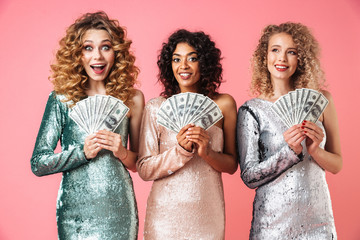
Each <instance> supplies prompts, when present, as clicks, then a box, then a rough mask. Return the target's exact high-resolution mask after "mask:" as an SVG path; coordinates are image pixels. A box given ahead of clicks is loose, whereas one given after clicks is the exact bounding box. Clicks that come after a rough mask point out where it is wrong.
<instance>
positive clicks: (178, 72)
mask: <svg viewBox="0 0 360 240" xmlns="http://www.w3.org/2000/svg"><path fill="white" fill-rule="evenodd" d="M172 70H173V73H174V76H175V78H176V81H177V82H178V83H179V87H180V91H181V92H197V91H198V88H199V80H200V67H199V60H198V54H197V52H196V50H195V49H194V48H193V47H191V46H190V45H189V44H187V43H178V44H177V45H176V49H175V51H174V53H173V56H172Z"/></svg>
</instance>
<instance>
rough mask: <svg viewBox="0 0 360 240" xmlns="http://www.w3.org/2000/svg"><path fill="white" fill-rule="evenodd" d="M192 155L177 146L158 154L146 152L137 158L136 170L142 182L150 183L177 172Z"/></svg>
mask: <svg viewBox="0 0 360 240" xmlns="http://www.w3.org/2000/svg"><path fill="white" fill-rule="evenodd" d="M193 154H194V153H193V152H188V151H186V150H185V149H183V148H182V147H181V146H180V145H178V144H177V145H176V146H174V147H172V148H170V149H168V150H166V151H164V152H162V153H160V154H156V153H154V152H148V153H147V154H143V156H139V159H138V161H137V162H136V168H137V171H138V173H139V176H140V177H141V178H142V179H143V180H145V181H152V180H156V179H160V178H163V177H167V176H169V175H171V174H173V173H174V172H176V171H178V170H179V169H181V168H182V167H183V166H184V165H185V164H186V163H187V162H188V161H190V160H191V159H192V157H193Z"/></svg>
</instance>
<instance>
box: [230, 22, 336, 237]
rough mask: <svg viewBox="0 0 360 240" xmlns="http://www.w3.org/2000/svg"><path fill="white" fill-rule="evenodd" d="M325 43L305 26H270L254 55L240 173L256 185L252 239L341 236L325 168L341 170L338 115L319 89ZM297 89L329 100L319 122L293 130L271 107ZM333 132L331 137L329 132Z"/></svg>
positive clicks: (241, 125)
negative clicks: (309, 90)
mask: <svg viewBox="0 0 360 240" xmlns="http://www.w3.org/2000/svg"><path fill="white" fill-rule="evenodd" d="M318 52H319V47H318V43H317V41H316V40H315V39H314V37H313V36H312V35H311V33H310V31H309V30H308V28H307V27H305V26H304V25H302V24H297V23H284V24H280V25H279V26H277V25H269V26H267V27H266V28H265V29H264V30H263V33H262V36H261V38H260V40H259V44H258V46H257V48H256V50H255V53H254V55H253V78H252V91H253V93H254V94H257V95H258V97H257V98H254V99H251V100H249V101H247V102H245V103H244V104H243V105H242V106H241V107H240V109H239V113H238V122H237V142H238V152H239V158H240V168H241V177H242V179H243V181H244V182H245V184H246V185H247V186H248V187H250V188H256V195H255V199H254V203H253V219H252V224H251V230H250V239H270V240H271V239H276V240H278V239H314V240H315V239H316V240H319V239H336V238H337V235H336V230H335V225H334V218H333V213H332V207H331V200H330V194H329V190H328V186H327V183H326V179H325V171H330V172H331V173H334V174H335V173H337V172H339V171H340V170H341V168H342V157H341V151H340V140H339V130H338V122H337V116H336V112H335V106H334V102H333V99H332V97H331V95H330V93H329V92H327V91H324V90H322V89H321V87H322V80H323V73H322V71H321V69H320V63H319V59H318ZM297 88H312V89H315V90H319V91H321V92H322V93H323V94H324V95H325V96H326V98H327V99H328V100H329V104H328V106H327V108H326V110H325V111H324V113H323V114H322V116H321V117H320V119H319V121H318V122H317V123H316V124H315V123H312V122H308V121H304V122H302V123H300V124H298V125H294V126H292V127H290V128H289V129H287V127H286V126H285V125H284V124H283V123H282V122H281V120H280V119H279V117H278V116H276V115H275V114H274V113H273V112H272V110H271V106H272V104H273V103H274V102H275V101H276V100H277V99H278V98H279V97H280V96H282V95H284V94H287V93H288V92H289V91H292V90H294V89H297ZM326 136H327V137H326Z"/></svg>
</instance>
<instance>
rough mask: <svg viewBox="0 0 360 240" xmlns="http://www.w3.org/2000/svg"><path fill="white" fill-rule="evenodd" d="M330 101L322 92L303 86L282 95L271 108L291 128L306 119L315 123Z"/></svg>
mask: <svg viewBox="0 0 360 240" xmlns="http://www.w3.org/2000/svg"><path fill="white" fill-rule="evenodd" d="M328 102H329V101H328V100H327V99H326V98H325V96H324V95H323V94H322V93H320V92H318V91H315V90H312V89H307V88H302V89H296V90H295V91H291V92H289V93H287V94H285V95H283V96H281V97H280V98H279V99H278V100H277V101H276V102H275V103H274V104H273V105H272V107H271V109H272V110H273V111H274V112H275V113H276V115H278V116H279V117H280V119H281V120H282V121H283V122H284V123H285V124H286V126H287V127H289V128H290V127H291V126H293V125H296V124H299V123H301V122H302V121H304V120H307V121H311V122H314V123H315V122H316V121H317V120H318V119H319V117H320V116H321V114H322V113H323V112H324V110H325V108H326V106H327V105H328Z"/></svg>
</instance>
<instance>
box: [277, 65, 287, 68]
mask: <svg viewBox="0 0 360 240" xmlns="http://www.w3.org/2000/svg"><path fill="white" fill-rule="evenodd" d="M275 67H277V68H281V69H285V68H287V67H286V66H278V65H275Z"/></svg>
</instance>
